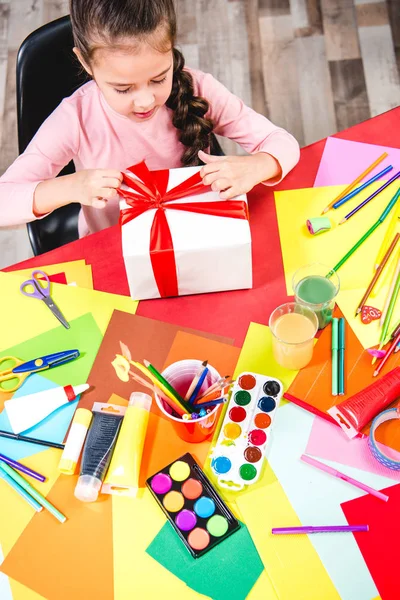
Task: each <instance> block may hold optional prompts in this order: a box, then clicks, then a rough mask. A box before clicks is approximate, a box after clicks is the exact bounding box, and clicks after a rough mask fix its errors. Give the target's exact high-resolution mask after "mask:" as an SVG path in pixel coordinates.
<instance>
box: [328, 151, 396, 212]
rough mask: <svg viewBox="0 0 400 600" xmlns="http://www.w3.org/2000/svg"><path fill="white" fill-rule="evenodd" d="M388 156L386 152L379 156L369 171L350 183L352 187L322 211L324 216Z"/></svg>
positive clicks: (366, 170)
mask: <svg viewBox="0 0 400 600" xmlns="http://www.w3.org/2000/svg"><path fill="white" fill-rule="evenodd" d="M387 155H388V154H387V152H384V153H383V154H381V156H379V158H377V159H376V160H375V161H374V162H373V163H372V165H370V166H369V167H368V168H367V169H365V171H363V172H362V173H361V175H359V176H358V177H356V179H355V180H354V181H353V182H352V183H350V185H348V186H347V188H346V189H345V190H343V192H342V193H341V194H339V196H336V198H335V199H334V200H332V202H331V203H330V204H328V206H327V207H326V208H324V210H323V211H322V214H325V213H327V212H328V210H330V209H331V208H332V206H333V205H334V204H335V203H336V202H338V201H339V200H341V199H342V198H344V196H346V195H347V194H348V193H349V192H351V190H353V189H354V188H355V187H356V185H357V184H358V183H360V181H362V180H363V179H364V177H366V176H367V175H368V174H369V173H371V171H373V170H374V169H375V167H376V166H377V165H379V164H380V163H381V162H382V161H383V160H384V159H385V158H386V157H387Z"/></svg>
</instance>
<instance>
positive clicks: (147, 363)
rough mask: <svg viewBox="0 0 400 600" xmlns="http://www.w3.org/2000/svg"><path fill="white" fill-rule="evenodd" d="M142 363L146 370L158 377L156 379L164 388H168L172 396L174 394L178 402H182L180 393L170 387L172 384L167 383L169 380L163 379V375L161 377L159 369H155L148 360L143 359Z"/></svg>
mask: <svg viewBox="0 0 400 600" xmlns="http://www.w3.org/2000/svg"><path fill="white" fill-rule="evenodd" d="M143 364H144V366H145V367H147V368H148V370H149V371H150V373H152V374H153V375H154V377H155V378H156V379H158V381H159V382H160V383H161V384H162V385H163V386H164V387H165V388H167V390H169V391H170V392H171V394H172V395H173V396H175V398H176V399H177V400H178V402H180V403H183V398H182V396H181V395H180V394H178V392H177V391H176V389H175V388H173V387H172V385H171V384H170V383H169V381H167V380H166V379H165V377H163V376H162V375H161V373H160V372H159V371H157V369H156V368H155V367H154V366H153V365H152V364H151V363H150V362H149V361H148V360H143Z"/></svg>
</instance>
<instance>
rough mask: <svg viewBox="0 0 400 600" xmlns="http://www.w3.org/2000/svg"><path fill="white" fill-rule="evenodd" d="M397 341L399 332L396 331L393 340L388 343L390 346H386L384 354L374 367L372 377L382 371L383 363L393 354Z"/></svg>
mask: <svg viewBox="0 0 400 600" xmlns="http://www.w3.org/2000/svg"><path fill="white" fill-rule="evenodd" d="M399 342H400V333H398V334H397V336H396V337H395V338H394V340H393V342H392V343H391V344H390V346H389V348H388V350H387V352H386V354H385V356H384V357H383V358H382V360H381V362H380V363H379V365H378V366H377V368H376V369H375V371H374V377H376V376H377V375H379V373H380V372H381V371H382V369H383V367H384V366H385V364H386V363H387V361H388V360H389V358H390V356H391V355H392V354H393V352H395V350H396V347H397V344H398V343H399Z"/></svg>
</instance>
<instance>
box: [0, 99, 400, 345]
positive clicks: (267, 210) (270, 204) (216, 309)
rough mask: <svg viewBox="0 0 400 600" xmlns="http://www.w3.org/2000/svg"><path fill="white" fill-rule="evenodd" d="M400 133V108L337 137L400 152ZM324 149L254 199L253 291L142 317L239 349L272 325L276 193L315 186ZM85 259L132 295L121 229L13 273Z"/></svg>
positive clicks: (175, 301)
mask: <svg viewBox="0 0 400 600" xmlns="http://www.w3.org/2000/svg"><path fill="white" fill-rule="evenodd" d="M399 130H400V108H396V109H393V110H391V111H389V112H387V113H385V114H383V115H379V116H377V117H374V119H371V120H369V121H365V122H364V123H360V124H359V125H356V126H355V127H352V128H351V129H348V130H346V131H343V132H341V133H339V134H337V135H336V136H335V137H340V138H342V139H346V140H354V141H358V142H369V143H373V144H381V145H384V146H393V147H396V148H399V147H400V138H399V137H398V136H397V135H396V132H397V131H399ZM324 146H325V140H323V141H320V142H317V143H315V144H312V145H311V146H308V147H307V148H303V149H302V152H301V161H300V163H299V164H298V165H297V167H295V169H294V170H293V171H292V172H291V173H289V175H288V176H287V177H285V179H284V181H283V182H282V183H281V184H279V185H278V186H276V187H267V186H262V185H260V186H257V187H256V188H254V190H253V191H252V192H250V193H249V194H248V200H249V208H250V227H251V232H252V239H253V268H254V271H253V275H254V288H253V289H252V290H245V291H238V292H223V293H218V294H205V295H199V296H187V297H184V296H183V297H182V298H171V299H166V300H146V301H142V302H140V304H139V306H138V311H137V314H138V315H142V316H146V317H151V318H157V319H161V320H162V321H167V322H169V323H175V324H176V325H180V326H184V327H191V328H194V329H200V330H202V331H209V332H213V333H216V334H219V335H224V336H227V337H230V338H234V339H235V344H236V345H238V346H241V345H242V343H243V340H244V338H245V335H246V333H247V328H248V325H249V322H250V321H255V322H257V323H263V324H267V323H268V318H269V314H270V312H271V310H272V309H273V308H275V307H276V306H278V304H280V303H282V302H284V301H286V288H285V282H284V277H283V264H282V257H281V249H280V242H279V234H278V225H277V219H276V211H275V203H274V198H273V193H274V191H275V190H288V189H296V188H302V187H312V186H313V185H314V180H315V177H316V174H317V170H318V166H319V162H320V159H321V156H322V152H323V149H324ZM82 258H85V259H86V262H87V263H89V264H91V265H92V267H93V283H94V288H95V289H96V290H102V291H105V292H112V293H114V294H115V293H118V294H126V295H129V290H128V284H127V280H126V274H125V267H124V263H123V259H122V251H121V236H120V232H119V227H118V226H115V227H112V228H110V229H107V230H104V231H101V232H99V233H97V234H95V235H91V236H88V237H86V238H83V239H82V240H79V241H78V242H73V243H72V244H67V245H66V246H62V247H61V248H57V250H53V251H52V252H49V253H47V254H43V255H41V256H37V257H35V258H32V259H30V260H28V261H24V262H23V263H20V264H19V265H14V266H12V267H9V269H7V270H15V269H21V268H25V267H31V266H39V265H44V264H54V263H59V262H65V261H68V260H78V259H82ZM232 268H234V265H232Z"/></svg>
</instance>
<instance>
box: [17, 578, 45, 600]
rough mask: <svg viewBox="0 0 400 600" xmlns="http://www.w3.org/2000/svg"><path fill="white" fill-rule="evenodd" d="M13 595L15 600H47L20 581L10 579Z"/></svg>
mask: <svg viewBox="0 0 400 600" xmlns="http://www.w3.org/2000/svg"><path fill="white" fill-rule="evenodd" d="M8 579H9V582H10V587H11V593H12V595H13V600H46V598H45V597H44V596H41V595H40V594H37V593H36V592H34V591H33V590H31V589H29V588H28V587H26V585H23V584H22V583H20V582H19V581H16V580H15V579H12V577H9V578H8Z"/></svg>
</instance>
